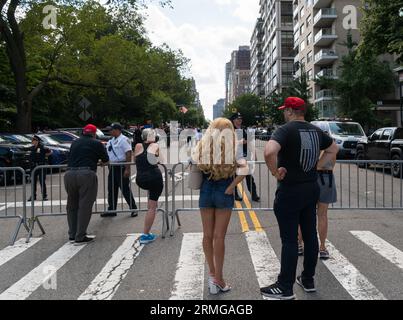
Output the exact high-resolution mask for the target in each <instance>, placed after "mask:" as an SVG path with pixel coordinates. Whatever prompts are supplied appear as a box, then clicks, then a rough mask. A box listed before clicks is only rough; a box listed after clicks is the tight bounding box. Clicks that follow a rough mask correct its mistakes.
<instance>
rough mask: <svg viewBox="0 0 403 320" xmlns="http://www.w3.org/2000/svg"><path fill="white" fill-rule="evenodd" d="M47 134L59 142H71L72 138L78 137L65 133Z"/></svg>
mask: <svg viewBox="0 0 403 320" xmlns="http://www.w3.org/2000/svg"><path fill="white" fill-rule="evenodd" d="M49 136H50V137H51V138H52V139H53V140H56V141H57V142H59V143H64V142H73V141H74V140H76V139H78V137H76V136H73V135H69V134H65V133H55V134H49Z"/></svg>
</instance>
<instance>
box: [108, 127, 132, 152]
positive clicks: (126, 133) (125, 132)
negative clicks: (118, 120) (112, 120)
mask: <svg viewBox="0 0 403 320" xmlns="http://www.w3.org/2000/svg"><path fill="white" fill-rule="evenodd" d="M101 131H102V132H103V134H104V135H105V136H106V137H108V138H109V139H111V138H112V137H111V135H110V129H109V128H104V129H101ZM122 134H123V135H124V136H125V137H127V138H128V139H129V140H130V143H131V144H132V147H133V149H134V148H135V147H136V145H135V138H134V133H133V132H131V131H130V130H126V129H123V130H122Z"/></svg>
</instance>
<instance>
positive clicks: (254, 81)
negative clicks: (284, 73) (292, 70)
mask: <svg viewBox="0 0 403 320" xmlns="http://www.w3.org/2000/svg"><path fill="white" fill-rule="evenodd" d="M263 36H264V32H263V20H262V19H261V18H258V19H257V22H256V26H255V29H254V30H253V34H252V38H251V41H250V43H251V54H250V86H251V93H253V94H255V95H257V96H260V97H264V86H263V85H264V81H263V51H262V49H263Z"/></svg>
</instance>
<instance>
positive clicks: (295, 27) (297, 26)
mask: <svg viewBox="0 0 403 320" xmlns="http://www.w3.org/2000/svg"><path fill="white" fill-rule="evenodd" d="M297 30H298V33H299V21H298V22H297V23H296V24H295V25H294V34H295V32H297Z"/></svg>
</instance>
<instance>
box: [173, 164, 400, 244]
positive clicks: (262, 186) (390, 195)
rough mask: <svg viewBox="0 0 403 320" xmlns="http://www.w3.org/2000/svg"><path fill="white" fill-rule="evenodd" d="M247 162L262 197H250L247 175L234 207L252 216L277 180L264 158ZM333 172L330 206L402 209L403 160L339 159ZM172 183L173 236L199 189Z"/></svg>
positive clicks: (178, 170)
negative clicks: (333, 200)
mask: <svg viewBox="0 0 403 320" xmlns="http://www.w3.org/2000/svg"><path fill="white" fill-rule="evenodd" d="M249 166H250V167H251V166H253V167H254V168H253V174H252V176H253V177H254V179H253V180H254V183H255V185H256V191H257V194H258V195H259V196H260V198H261V201H260V202H253V201H252V200H250V192H248V189H252V187H253V181H251V178H250V177H247V178H245V179H244V180H243V182H242V183H241V186H238V193H239V195H240V196H241V197H242V198H243V202H242V203H240V202H236V203H235V208H234V211H235V212H249V213H250V214H251V219H252V220H254V218H255V217H256V215H255V212H267V211H273V203H274V199H275V193H276V190H277V184H278V182H277V180H276V179H275V178H274V177H273V176H272V175H271V173H270V172H269V170H268V168H267V166H266V163H265V162H263V161H258V162H249ZM171 175H172V176H177V175H182V176H183V177H186V176H187V175H188V163H186V162H182V163H179V164H176V165H174V166H173V168H172V171H171ZM334 176H335V181H334V183H335V185H336V188H337V202H336V203H334V204H331V205H330V207H329V209H330V210H403V161H386V160H385V161H379V160H375V161H371V160H339V161H337V163H336V166H335V168H334ZM318 182H319V183H321V182H320V181H318ZM171 183H172V187H171V189H172V210H171V211H170V235H171V236H173V235H174V232H175V228H176V223H178V226H179V227H180V225H181V221H180V217H179V213H181V212H198V211H199V210H200V209H199V203H198V200H199V190H190V189H189V188H188V187H187V183H186V179H182V180H179V181H175V180H174V179H172V181H171ZM255 220H256V219H255Z"/></svg>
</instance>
